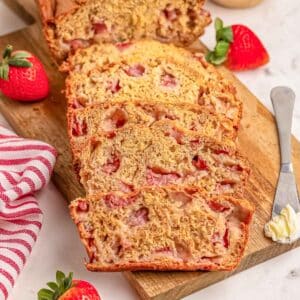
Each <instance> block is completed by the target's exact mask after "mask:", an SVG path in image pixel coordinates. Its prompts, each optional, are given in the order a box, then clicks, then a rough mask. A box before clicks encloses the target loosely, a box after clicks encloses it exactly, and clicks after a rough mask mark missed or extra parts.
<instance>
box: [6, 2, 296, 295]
mask: <svg viewBox="0 0 300 300" xmlns="http://www.w3.org/2000/svg"><path fill="white" fill-rule="evenodd" d="M5 1H6V2H7V3H8V4H9V5H10V6H12V7H13V8H14V9H15V10H16V11H17V12H18V13H19V15H23V16H24V15H25V16H26V18H27V20H29V19H30V18H29V16H28V14H26V13H25V12H26V11H27V12H28V13H29V14H30V15H32V16H33V17H34V19H35V20H38V14H37V9H36V7H35V4H34V0H14V1H17V2H18V3H19V5H16V2H14V1H11V0H5ZM8 43H10V44H13V45H14V46H15V47H16V49H26V50H29V51H31V52H33V53H35V54H36V55H37V56H38V57H40V58H41V60H42V62H43V63H44V65H45V67H46V69H47V72H48V75H49V78H50V81H51V91H52V92H51V95H50V96H49V97H48V99H46V100H44V101H42V102H39V103H32V104H24V103H23V104H22V103H18V102H13V101H10V100H8V99H6V98H5V97H3V96H0V98H1V101H0V111H1V112H2V113H3V114H4V116H5V117H6V118H7V120H8V121H9V123H10V124H11V126H12V127H13V128H14V129H15V131H16V132H17V133H18V134H20V135H22V136H25V137H29V138H34V139H40V140H43V141H45V142H48V143H50V144H52V145H53V146H55V147H56V149H57V150H58V153H59V156H58V160H57V164H56V167H55V171H54V176H53V181H54V182H55V184H56V185H57V187H58V188H59V189H60V190H61V192H62V193H63V194H64V196H65V197H66V198H67V199H68V201H71V200H72V199H74V198H76V197H77V196H79V195H81V194H83V191H82V189H81V188H80V184H79V182H78V181H77V179H76V177H75V176H74V173H73V170H72V166H71V155H70V149H69V145H68V139H67V132H66V117H65V112H66V105H65V98H64V95H63V94H62V92H61V91H62V89H63V87H64V78H63V76H62V75H61V74H59V73H58V71H57V69H56V67H55V65H54V64H53V62H52V61H51V59H50V58H49V53H48V50H47V46H46V44H45V42H44V39H43V37H42V33H41V28H40V24H39V21H37V22H36V23H34V24H32V25H30V26H28V27H27V28H25V29H23V30H21V31H18V32H16V33H12V34H9V35H6V36H3V37H0V48H1V49H3V48H4V46H5V45H6V44H8ZM197 47H198V48H199V47H201V46H200V45H197ZM220 72H221V73H222V74H223V76H225V77H226V78H228V79H229V80H231V81H232V83H233V84H234V86H235V87H236V89H237V91H238V95H239V97H240V99H242V100H243V103H244V116H243V119H242V126H241V130H240V133H239V137H238V148H239V150H240V152H241V153H242V154H243V155H244V156H245V157H247V158H248V159H249V161H250V162H251V167H252V170H253V172H252V176H251V178H250V182H249V185H248V187H247V189H246V198H247V199H249V200H250V201H252V202H253V203H255V205H256V213H255V217H254V222H253V225H252V228H251V234H250V241H249V244H248V248H247V251H246V255H245V256H244V258H243V260H242V262H241V264H240V266H239V267H238V269H237V270H235V271H234V272H160V273H159V272H125V273H124V274H125V276H126V278H128V280H129V281H130V283H131V284H132V285H133V286H134V287H135V288H136V289H137V291H138V293H139V294H140V296H141V298H142V299H156V300H158V299H160V300H162V299H164V300H175V299H180V298H182V297H184V296H186V295H188V294H190V293H192V292H194V291H197V290H199V289H202V288H205V287H206V286H208V285H210V284H213V283H215V282H218V281H220V280H222V279H224V278H226V277H229V276H231V275H232V274H234V273H237V272H240V271H242V270H245V269H247V268H249V267H251V266H254V265H257V264H259V263H261V262H263V261H265V260H267V259H270V258H272V257H274V256H277V255H279V254H281V253H284V252H286V251H288V250H291V249H292V248H295V247H298V246H299V245H300V241H298V242H296V243H294V244H293V245H277V244H274V243H272V242H271V241H270V240H268V239H266V238H265V237H264V235H263V226H264V224H265V223H266V221H267V220H268V219H269V218H270V215H271V207H272V202H273V197H274V192H275V185H276V181H277V177H278V172H279V151H278V140H277V133H276V126H275V123H274V118H273V116H272V114H271V113H270V112H269V111H268V110H267V109H266V108H265V107H264V106H263V105H262V104H261V103H260V102H259V100H258V99H257V98H256V97H255V96H254V95H253V94H251V92H250V91H249V90H248V89H247V88H246V87H245V86H244V85H243V84H242V83H240V82H239V81H238V80H237V79H236V78H235V77H234V75H233V74H232V73H231V72H229V71H228V70H226V69H225V68H220ZM296 157H297V158H298V159H297V160H296ZM293 158H294V168H295V171H296V174H297V183H298V186H300V159H299V158H300V143H299V142H298V141H296V140H295V139H293Z"/></svg>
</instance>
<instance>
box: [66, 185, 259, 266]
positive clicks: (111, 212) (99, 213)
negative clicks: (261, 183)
mask: <svg viewBox="0 0 300 300" xmlns="http://www.w3.org/2000/svg"><path fill="white" fill-rule="evenodd" d="M70 212H71V216H72V218H73V220H74V222H75V224H76V225H77V227H78V231H79V234H80V238H81V240H82V242H83V244H84V246H85V248H86V250H87V253H88V256H89V262H88V263H87V264H86V266H87V268H88V269H89V270H91V271H125V270H162V271H164V270H211V271H212V270H214V271H216V270H232V269H234V268H235V267H236V266H237V265H238V263H239V261H240V260H241V257H242V255H243V253H244V250H245V247H246V244H247V240H248V234H249V224H250V222H251V218H252V215H253V212H254V207H253V206H252V205H251V204H250V203H249V202H248V201H246V200H244V199H236V198H233V197H230V196H212V197H209V196H207V194H205V193H204V192H203V191H201V190H199V189H197V188H192V187H175V186H170V187H168V188H158V187H156V188H143V189H141V190H139V191H136V192H134V193H131V194H122V193H119V192H115V193H112V192H111V193H107V194H95V195H92V196H89V197H87V198H81V199H77V200H75V201H73V202H72V203H71V204H70Z"/></svg>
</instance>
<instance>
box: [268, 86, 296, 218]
mask: <svg viewBox="0 0 300 300" xmlns="http://www.w3.org/2000/svg"><path fill="white" fill-rule="evenodd" d="M271 100H272V104H273V108H274V112H275V119H276V123H277V130H278V137H279V144H280V156H281V167H280V174H279V179H278V183H277V188H276V194H275V200H274V204H273V210H272V216H273V217H274V216H275V215H278V214H279V213H280V212H281V210H282V209H283V208H284V207H286V205H287V204H290V205H291V207H292V208H293V209H294V210H295V211H296V212H299V211H300V204H299V197H298V192H297V185H296V180H295V176H294V172H293V165H292V148H291V130H292V117H293V110H294V103H295V94H294V92H293V90H292V89H290V88H288V87H283V86H278V87H275V88H273V89H272V91H271Z"/></svg>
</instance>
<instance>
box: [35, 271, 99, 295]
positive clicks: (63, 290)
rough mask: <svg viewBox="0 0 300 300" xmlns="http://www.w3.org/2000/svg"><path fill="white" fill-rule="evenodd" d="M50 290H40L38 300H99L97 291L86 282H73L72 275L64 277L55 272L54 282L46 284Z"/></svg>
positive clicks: (59, 272) (60, 273)
mask: <svg viewBox="0 0 300 300" xmlns="http://www.w3.org/2000/svg"><path fill="white" fill-rule="evenodd" d="M47 285H48V287H49V288H50V289H41V290H40V291H39V292H38V300H101V298H100V296H99V294H98V292H97V290H96V289H95V288H94V287H93V286H92V285H91V284H90V283H88V282H86V281H83V280H73V273H69V275H68V276H67V277H66V276H65V274H64V273H63V272H61V271H57V272H56V282H48V283H47Z"/></svg>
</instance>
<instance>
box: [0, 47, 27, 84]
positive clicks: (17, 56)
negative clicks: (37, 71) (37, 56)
mask: <svg viewBox="0 0 300 300" xmlns="http://www.w3.org/2000/svg"><path fill="white" fill-rule="evenodd" d="M12 51H13V46H12V45H7V46H6V48H5V49H4V51H3V55H2V57H3V59H2V61H0V79H4V80H8V79H9V66H14V67H21V68H31V67H32V63H31V62H30V61H29V60H28V58H29V57H30V56H31V55H30V53H28V52H25V51H18V52H16V53H13V52H12Z"/></svg>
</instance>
